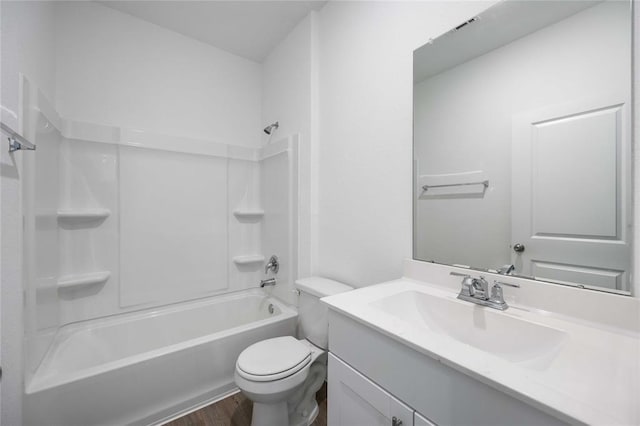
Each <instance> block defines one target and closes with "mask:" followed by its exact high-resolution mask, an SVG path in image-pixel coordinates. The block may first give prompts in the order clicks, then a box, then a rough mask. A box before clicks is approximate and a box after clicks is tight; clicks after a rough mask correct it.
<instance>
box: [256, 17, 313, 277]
mask: <svg viewBox="0 0 640 426" xmlns="http://www.w3.org/2000/svg"><path fill="white" fill-rule="evenodd" d="M316 28H317V13H316V12H311V13H310V14H309V15H307V17H306V18H304V19H303V20H302V21H301V22H300V23H299V24H298V25H297V26H296V27H295V28H294V29H293V30H292V31H291V32H290V33H289V34H288V35H287V37H286V38H285V39H284V40H282V41H281V42H280V43H279V44H278V46H276V48H275V49H274V50H273V51H272V52H271V53H270V54H269V55H268V56H267V58H266V59H265V60H264V62H263V63H262V124H263V125H264V126H266V125H267V124H269V123H273V122H275V121H278V122H279V123H280V127H279V128H278V130H277V131H276V132H274V133H273V134H272V136H271V137H269V136H266V135H263V140H264V141H265V143H271V141H275V140H278V139H280V138H282V137H286V136H290V135H294V134H298V135H299V136H300V144H299V169H298V184H299V188H300V191H299V200H298V203H299V204H298V225H299V226H298V228H299V238H298V241H299V242H298V273H297V276H298V277H306V276H309V275H311V273H312V270H313V265H312V254H311V248H312V236H311V229H312V228H311V202H312V200H313V199H314V197H316V196H317V192H316V191H314V188H315V186H316V185H317V183H315V184H314V185H312V181H315V180H316V179H317V177H315V176H314V173H313V170H312V163H311V153H312V150H314V149H315V146H314V145H315V144H317V139H316V138H314V134H313V132H312V129H313V127H312V124H313V120H315V119H316V118H317V117H316V116H315V115H314V114H313V109H314V103H315V101H316V100H315V98H314V92H315V90H314V85H315V82H314V81H313V74H314V70H315V65H316V64H315V62H314V60H315V56H316V53H315V50H314V46H313V42H314V37H315V32H316Z"/></svg>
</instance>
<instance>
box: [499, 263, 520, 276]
mask: <svg viewBox="0 0 640 426" xmlns="http://www.w3.org/2000/svg"><path fill="white" fill-rule="evenodd" d="M515 269H516V266H515V265H513V264H511V265H504V266H501V267H499V268H498V273H499V274H500V275H513V271H514V270H515Z"/></svg>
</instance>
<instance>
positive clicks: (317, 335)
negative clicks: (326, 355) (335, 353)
mask: <svg viewBox="0 0 640 426" xmlns="http://www.w3.org/2000/svg"><path fill="white" fill-rule="evenodd" d="M295 286H296V288H297V289H298V290H299V291H300V298H299V299H298V319H299V321H300V322H299V330H298V334H299V337H300V338H304V339H307V340H309V341H310V342H311V343H313V344H314V345H316V346H318V347H320V348H322V349H325V350H326V349H327V348H328V345H327V340H328V335H329V320H328V318H327V316H328V308H327V306H326V305H324V304H323V303H321V302H320V299H321V298H323V297H325V296H332V295H334V294H338V293H343V292H345V291H349V290H353V287H350V286H348V285H346V284H343V283H340V282H338V281H334V280H330V279H328V278H322V277H309V278H303V279H300V280H297V281H296V283H295Z"/></svg>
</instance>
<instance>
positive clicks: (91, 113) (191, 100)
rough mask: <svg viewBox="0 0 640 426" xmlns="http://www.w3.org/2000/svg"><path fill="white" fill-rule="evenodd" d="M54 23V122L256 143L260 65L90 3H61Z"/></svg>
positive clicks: (237, 142)
mask: <svg viewBox="0 0 640 426" xmlns="http://www.w3.org/2000/svg"><path fill="white" fill-rule="evenodd" d="M56 21H57V32H58V33H57V38H58V40H57V43H56V44H57V50H56V58H57V109H58V112H59V113H60V115H61V116H63V117H69V118H73V119H74V120H79V121H85V122H94V123H100V124H110V125H117V126H121V127H129V128H137V129H145V130H149V131H154V132H157V133H162V134H168V135H181V136H185V137H192V138H200V139H208V140H214V141H218V142H222V143H228V144H234V145H244V146H258V145H259V144H260V135H261V134H262V132H261V129H262V127H263V126H262V125H261V117H260V110H261V108H260V84H261V80H260V72H261V67H260V64H257V63H255V62H252V61H249V60H247V59H243V58H240V57H238V56H235V55H232V54H230V53H227V52H225V51H222V50H220V49H217V48H215V47H212V46H210V45H207V44H204V43H201V42H199V41H196V40H193V39H190V38H188V37H185V36H182V35H180V34H178V33H175V32H173V31H170V30H166V29H164V28H161V27H159V26H156V25H153V24H150V23H148V22H145V21H142V20H140V19H137V18H134V17H132V16H129V15H126V14H124V13H121V12H118V11H115V10H113V9H110V8H108V7H105V6H102V5H100V4H97V3H94V2H64V3H60V4H58V5H57V7H56Z"/></svg>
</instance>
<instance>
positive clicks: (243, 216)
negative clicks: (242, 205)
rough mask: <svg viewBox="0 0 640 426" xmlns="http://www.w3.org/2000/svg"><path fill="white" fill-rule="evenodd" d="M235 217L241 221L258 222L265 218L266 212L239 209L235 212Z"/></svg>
mask: <svg viewBox="0 0 640 426" xmlns="http://www.w3.org/2000/svg"><path fill="white" fill-rule="evenodd" d="M233 215H234V216H235V217H236V218H238V220H240V221H246V222H257V221H259V220H261V219H262V217H263V216H264V210H259V209H255V210H250V209H237V210H234V211H233Z"/></svg>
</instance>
